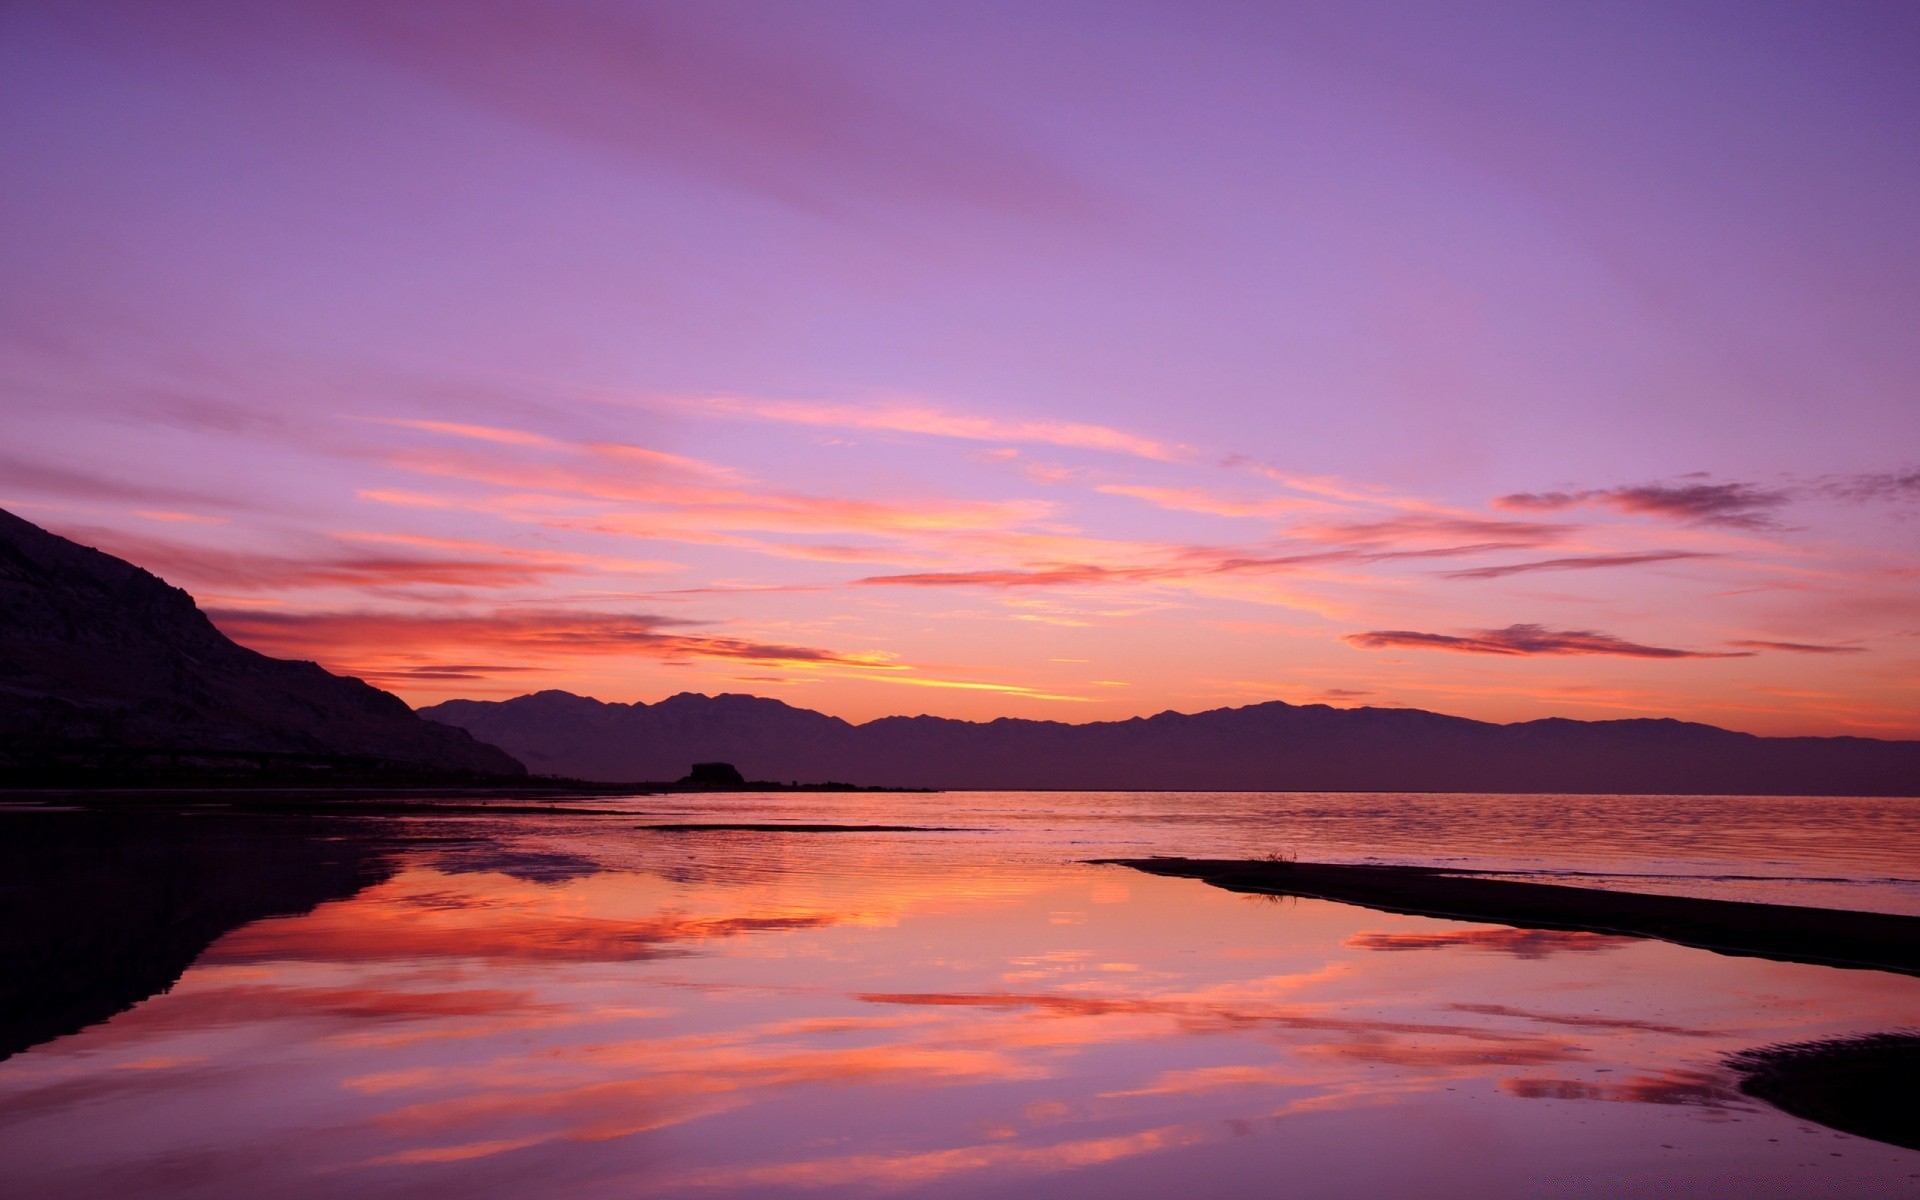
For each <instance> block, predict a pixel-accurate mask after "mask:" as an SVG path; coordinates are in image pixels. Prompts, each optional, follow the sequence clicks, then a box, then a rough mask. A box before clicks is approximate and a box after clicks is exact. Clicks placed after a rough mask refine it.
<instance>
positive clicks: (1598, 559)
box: [1441, 550, 1718, 579]
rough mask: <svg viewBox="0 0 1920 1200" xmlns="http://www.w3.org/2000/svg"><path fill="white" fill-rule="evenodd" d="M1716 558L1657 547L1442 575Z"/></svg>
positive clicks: (1485, 575)
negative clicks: (1631, 551)
mask: <svg viewBox="0 0 1920 1200" xmlns="http://www.w3.org/2000/svg"><path fill="white" fill-rule="evenodd" d="M1715 557H1718V556H1717V555H1713V554H1707V553H1704V552H1701V551H1696V550H1654V551H1649V552H1648V553H1645V554H1581V555H1574V556H1571V557H1568V558H1545V559H1540V560H1538V561H1535V562H1521V563H1504V564H1501V565H1499V566H1492V567H1472V568H1469V569H1467V570H1463V571H1443V572H1441V574H1442V575H1443V576H1444V577H1445V578H1447V579H1504V578H1506V577H1507V576H1509V575H1524V574H1527V573H1529V572H1533V571H1594V570H1601V569H1605V568H1608V567H1638V566H1643V565H1645V564H1647V563H1661V562H1678V561H1680V560H1682V559H1689V558H1715Z"/></svg>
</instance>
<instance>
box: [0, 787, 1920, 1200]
mask: <svg viewBox="0 0 1920 1200" xmlns="http://www.w3.org/2000/svg"><path fill="white" fill-rule="evenodd" d="M565 806H566V807H569V808H585V807H591V808H595V809H601V810H605V815H595V816H572V815H563V814H552V815H511V814H504V813H503V814H500V815H483V816H467V815H459V816H454V815H449V816H434V817H394V818H377V819H376V818H367V819H360V820H343V821H337V822H329V823H326V825H325V827H324V828H323V829H321V830H319V831H318V832H315V833H313V834H312V836H311V837H307V836H306V835H305V834H303V838H305V840H303V841H301V842H300V845H301V846H308V845H310V844H319V845H323V846H326V847H329V848H330V849H328V850H327V853H328V854H329V855H335V856H336V857H338V856H342V855H344V856H346V857H347V859H350V860H351V861H346V860H342V861H343V862H345V865H344V866H343V865H342V862H336V861H335V860H334V858H328V859H327V861H326V862H325V863H317V860H312V859H311V857H310V855H309V851H307V850H304V849H301V850H298V851H295V850H291V849H289V848H288V846H287V845H283V844H282V843H281V842H278V841H273V840H272V839H268V840H267V841H262V842H261V843H260V844H259V845H257V846H256V845H255V843H254V842H252V841H248V840H244V838H241V835H240V834H239V833H236V832H234V831H236V830H241V829H242V828H243V827H244V828H245V829H246V830H253V829H254V828H255V827H256V826H258V827H259V828H265V827H266V826H267V825H269V824H271V822H272V820H273V819H271V818H242V817H232V816H220V815H217V814H213V813H206V814H201V815H196V816H191V817H182V818H177V819H166V820H167V822H168V823H160V822H162V819H161V818H151V819H146V818H143V819H141V821H139V822H134V823H132V824H130V825H128V826H127V827H126V828H125V829H121V828H120V826H119V825H116V824H115V822H114V821H113V820H112V819H107V820H104V821H101V822H96V824H95V825H90V826H89V832H88V833H87V834H86V835H85V837H84V838H81V839H78V840H77V841H76V840H74V839H68V841H67V842H62V843H61V845H62V846H63V847H65V849H63V850H62V851H61V853H63V854H67V855H68V856H69V858H71V859H72V861H86V862H96V861H98V856H99V855H101V854H106V853H109V851H107V850H102V849H101V848H100V847H101V846H103V845H108V844H109V843H112V842H113V839H115V838H120V839H122V840H129V841H130V840H136V839H145V840H144V841H143V842H142V845H145V846H149V847H150V846H151V845H152V844H155V840H156V839H158V842H160V843H164V844H165V845H166V846H167V847H168V848H167V849H166V850H165V851H164V852H160V851H153V850H151V849H147V850H140V851H139V855H141V856H143V857H138V863H139V864H140V865H129V866H126V867H124V868H117V869H116V870H114V871H113V872H109V873H105V874H100V875H98V876H97V877H94V876H89V877H87V878H86V879H79V878H78V877H76V878H75V880H70V881H68V884H67V885H63V886H67V887H68V890H67V891H64V892H62V891H56V890H55V889H52V888H50V887H49V888H42V889H40V890H39V891H38V892H36V893H35V894H36V895H38V896H40V897H41V898H42V900H43V902H44V903H46V904H47V905H53V904H54V903H56V902H58V903H60V904H62V905H64V906H65V907H82V908H88V907H90V908H95V909H98V910H99V913H98V914H96V915H93V916H90V917H88V919H87V922H86V925H85V928H84V929H83V930H79V931H77V932H74V933H71V934H66V933H63V934H62V936H63V937H64V938H65V939H66V941H67V944H69V945H70V947H71V956H70V957H71V961H73V962H75V963H77V964H79V967H76V969H80V967H84V965H85V961H86V959H85V956H87V955H89V954H91V955H93V956H94V957H99V958H113V957H118V956H124V955H126V954H128V953H129V951H127V950H126V949H124V948H116V947H119V945H120V944H119V943H115V942H114V941H113V940H112V928H111V927H113V926H115V925H117V924H118V925H125V926H126V928H127V929H132V930H134V933H133V934H130V935H129V936H132V937H135V938H136V940H137V941H138V942H139V944H140V945H142V946H149V947H150V946H152V945H155V944H157V943H158V940H159V936H158V935H151V936H150V935H148V934H146V933H144V932H141V929H142V927H140V926H139V925H138V921H140V920H144V919H147V917H148V916H150V915H151V912H152V911H154V910H155V909H156V908H161V909H165V910H166V912H168V913H169V914H174V915H173V916H169V918H168V919H169V920H170V921H172V922H173V924H171V925H169V926H168V928H169V929H175V930H177V929H179V928H184V926H183V925H182V924H181V922H182V921H185V922H187V923H188V924H191V919H192V918H194V917H195V915H196V914H201V915H205V914H212V915H210V916H207V919H206V920H205V921H203V922H202V924H201V925H197V926H194V928H196V929H198V928H202V927H204V928H205V929H206V933H205V935H204V938H207V939H211V944H207V945H205V947H204V950H203V951H202V950H201V949H200V943H199V942H196V941H193V940H192V938H191V937H188V936H187V935H180V937H181V938H184V939H185V940H184V941H182V943H181V947H180V960H181V962H185V961H186V960H187V959H189V958H191V960H192V965H191V966H190V967H188V968H187V969H186V971H185V973H184V975H181V976H180V978H179V980H178V982H177V983H174V984H173V985H172V987H171V988H170V989H169V990H167V991H165V992H164V993H162V994H158V995H153V996H151V997H150V998H146V999H144V1000H140V999H139V994H140V990H141V985H139V984H138V983H137V981H133V980H131V979H130V980H129V981H127V982H125V983H124V984H122V983H111V984H101V983H98V981H94V982H93V984H92V986H93V987H94V992H95V993H99V992H101V991H102V989H103V988H104V989H106V990H108V991H111V989H112V987H122V988H123V990H130V991H132V992H133V993H134V994H131V995H127V996H125V997H124V998H121V999H119V1000H118V1001H116V1002H115V1005H109V1006H108V1007H107V1008H106V1009H104V1010H103V1012H102V1015H103V1016H104V1015H105V1012H106V1011H111V1008H112V1007H114V1006H117V1004H125V1003H131V1004H132V1007H130V1008H127V1009H126V1010H125V1011H121V1012H119V1013H118V1014H117V1015H113V1016H111V1017H110V1018H108V1019H105V1020H102V1021H100V1022H98V1023H96V1024H92V1025H90V1026H88V1027H87V1028H85V1029H82V1030H79V1031H77V1032H72V1033H67V1034H65V1035H64V1036H58V1037H54V1038H52V1039H51V1040H46V1041H42V1042H40V1043H39V1044H37V1045H35V1046H33V1047H32V1048H31V1049H27V1050H24V1051H23V1052H21V1053H18V1054H15V1055H14V1056H13V1057H11V1058H9V1059H7V1060H5V1061H4V1062H0V1191H4V1193H5V1194H6V1195H8V1196H19V1197H95V1196H102V1195H135V1196H181V1197H221V1198H225V1197H255V1196H268V1195H271V1196H275V1197H305V1196H314V1197H320V1196H340V1195H355V1196H409V1197H442V1196H446V1197H462V1198H480V1197H495V1196H526V1195H534V1194H538V1195H556V1196H583V1197H601V1196H607V1197H612V1196H622V1197H625V1196H676V1197H677V1196H689V1197H729V1196H768V1195H788V1194H792V1195H805V1194H817V1195H913V1196H976V1195H982V1194H986V1195H1000V1196H1040V1195H1045V1196H1053V1197H1060V1196H1067V1197H1072V1196H1102V1197H1112V1196H1142V1197H1145V1196H1155V1197H1163V1196H1168V1195H1180V1196H1236V1197H1237V1196H1247V1195H1271V1194H1284V1195H1289V1196H1327V1197H1346V1196H1355V1197H1358V1196H1380V1195H1396V1194H1405V1195H1421V1196H1436V1197H1445V1196H1461V1197H1476V1198H1484V1197H1488V1196H1598V1195H1608V1196H1615V1195H1649V1196H1651V1195H1656V1194H1658V1195H1663V1196H1664V1195H1666V1194H1668V1193H1671V1192H1673V1191H1676V1190H1683V1191H1685V1193H1686V1194H1689V1195H1708V1196H1721V1195H1724V1196H1798V1195H1805V1194H1808V1193H1809V1192H1814V1191H1821V1190H1825V1191H1829V1192H1837V1193H1840V1194H1888V1195H1895V1194H1920V1152H1914V1151H1910V1150H1904V1149H1900V1148H1898V1147H1894V1146H1889V1145H1884V1144H1881V1143H1877V1142H1872V1141H1866V1140H1863V1139H1860V1138H1856V1137H1851V1136H1848V1135H1846V1134H1841V1133H1837V1132H1835V1131H1833V1130H1830V1129H1826V1128H1823V1127H1821V1126H1818V1125H1814V1124H1811V1123H1809V1122H1806V1121H1803V1120H1799V1119H1796V1118H1793V1117H1790V1116H1787V1115H1785V1114H1783V1113H1780V1112H1778V1111H1776V1110H1774V1109H1772V1108H1770V1107H1768V1106H1766V1105H1764V1104H1761V1103H1758V1102H1756V1101H1754V1100H1751V1099H1749V1098H1747V1097H1745V1096H1743V1095H1741V1094H1740V1093H1739V1092H1738V1091H1737V1089H1736V1087H1735V1079H1734V1077H1733V1076H1732V1074H1731V1073H1730V1072H1729V1071H1728V1069H1727V1068H1726V1067H1725V1066H1724V1063H1723V1060H1724V1058H1725V1057H1726V1056H1727V1055H1728V1054H1730V1053H1732V1052H1736V1051H1740V1050H1745V1049H1749V1048H1753V1047H1759V1046H1765V1045H1770V1044H1774V1043H1779V1042H1786V1041H1801V1040H1807V1039H1811V1038H1821V1037H1829V1036H1839V1035H1847V1034H1858V1033H1872V1032H1878V1031H1883V1030H1890V1029H1903V1028H1907V1029H1910V1028H1913V1027H1914V1026H1915V1025H1920V979H1914V978H1910V977H1906V976H1901V975H1895V974H1889V973H1885V972H1877V971H1864V970H1842V969H1835V968H1829V967H1820V966H1808V965H1799V964H1791V963H1781V962H1773V961H1769V960H1764V959H1757V958H1737V957H1729V956H1723V955H1717V954H1713V953H1710V952H1707V951H1702V950H1693V949H1686V948H1682V947H1678V946H1673V945H1669V944H1665V943H1661V942H1655V941H1646V940H1638V939H1633V938H1626V937H1617V936H1610V935H1605V934H1595V933H1574V932H1551V931H1539V930H1517V929H1512V928H1508V927H1504V926H1493V925H1483V924H1472V923H1465V922H1457V921H1446V920H1438V919H1430V918H1422V917H1411V916H1400V915H1393V914H1388V913H1382V912H1376V911H1372V910H1368V909H1364V908H1358V907H1353V906H1348V905H1342V904H1335V903H1330V902H1325V901H1316V900H1300V899H1274V898H1268V897H1253V896H1244V895H1237V894H1233V893H1229V892H1225V891H1222V890H1219V889H1216V888H1212V887H1208V886H1206V885H1204V884H1202V883H1199V882H1196V881H1191V880H1180V879H1167V878H1159V877H1154V876H1148V875H1145V874H1141V873H1138V872H1134V871H1130V870H1127V869H1125V868H1121V867H1114V866H1094V865H1088V864H1086V863H1084V862H1083V861H1081V860H1084V859H1088V858H1095V857H1102V856H1108V855H1141V854H1147V853H1167V854H1192V855H1210V856H1242V857H1252V856H1259V855H1265V854H1284V855H1298V856H1299V857H1301V858H1303V859H1307V860H1320V861H1345V862H1364V861H1381V862H1405V863H1422V864H1430V865H1448V866H1456V867H1470V868H1475V869H1485V870H1496V871H1502V872H1510V873H1512V874H1514V875H1515V876H1517V877H1523V878H1541V879H1552V880H1554V881H1557V882H1567V883H1576V884H1581V885H1585V886H1608V887H1617V888H1628V889H1634V890H1645V891H1668V892H1675V893H1679V894H1688V895H1704V896H1717V897H1723V898H1733V899H1764V900H1770V901H1776V902H1785V903H1803V904H1816V905H1824V906H1831V907H1848V908H1862V909H1875V910H1880V911H1887V912H1899V913H1916V912H1920V805H1916V804H1915V803H1914V802H1913V801H1910V800H1873V799H1826V798H1778V797H1709V798H1701V797H1513V796H1385V795H1307V794H1251V793H1242V794H1225V795H1213V794H1202V793H949V794H942V795H888V794H855V795H834V794H791V793H783V794H764V795H735V794H717V795H705V796H684V795H683V796H636V797H631V798H623V799H616V800H601V799H597V798H595V799H582V800H569V801H567V802H566V803H565ZM22 819H24V818H22V817H20V816H19V815H18V814H11V813H0V830H5V829H6V828H7V827H8V826H7V825H6V824H5V823H6V822H8V821H16V820H22ZM33 819H34V820H35V821H37V822H41V823H47V822H54V821H57V820H58V819H59V815H58V814H37V815H35V816H34V818H33ZM73 819H74V820H75V821H79V820H81V819H82V818H81V817H80V816H79V815H75V816H74V818H73ZM89 820H92V819H91V818H89ZM801 821H807V822H835V823H847V824H912V825H923V826H939V827H941V828H940V829H938V830H935V831H925V832H898V833H813V834H801V833H789V832H755V831H737V830H709V831H700V832H675V831H662V830H657V829H648V828H643V826H646V825H649V824H668V823H695V822H704V823H711V822H742V823H752V822H801ZM210 831H211V832H210ZM0 836H4V835H3V834H0ZM253 836H254V834H253V833H252V832H247V833H245V835H244V837H245V838H251V837H253ZM274 836H275V837H278V836H279V835H278V834H275V835H274ZM176 838H177V839H179V840H178V842H177V845H176V843H175V842H174V841H172V840H169V839H176ZM209 838H214V839H216V840H218V841H219V844H220V848H219V849H218V850H217V852H216V851H204V853H203V849H200V848H196V847H202V843H203V842H205V841H206V840H207V839H209ZM236 838H241V840H235V839H236ZM315 839H319V840H318V841H317V842H316V841H315ZM69 843H72V844H69ZM75 845H78V846H79V847H80V848H79V849H74V846H75ZM336 851H337V854H336ZM115 852H117V851H115ZM130 853H131V852H130ZM219 855H226V856H227V857H224V858H222V857H219ZM276 856H285V858H284V863H283V861H282V859H281V858H280V857H276ZM303 856H307V857H303ZM54 857H56V858H57V857H58V855H55V856H54ZM63 861H64V860H63ZM115 861H118V860H115ZM127 861H128V862H129V863H134V862H135V859H128V860H127ZM223 864H224V865H223ZM30 865H31V864H30ZM349 868H350V869H349ZM50 869H51V868H50ZM61 869H64V868H61ZM233 871H256V872H258V873H259V874H260V877H261V880H262V881H261V882H260V883H259V884H258V885H257V888H258V889H264V890H271V889H272V888H274V887H276V886H281V885H285V886H287V887H293V886H294V884H295V883H296V882H299V886H301V887H308V886H309V885H310V886H311V889H312V890H311V891H310V892H302V893H301V894H300V896H299V897H298V898H297V899H289V900H287V901H286V902H285V903H284V905H283V907H285V908H288V909H304V908H306V907H308V906H309V905H311V904H313V902H314V901H315V900H316V899H317V900H319V903H318V904H317V906H313V907H312V908H311V911H305V912H301V913H300V914H299V915H277V916H265V917H261V918H260V919H245V914H246V913H247V912H249V911H252V910H249V909H247V908H246V907H245V906H244V904H243V903H241V902H240V901H238V900H234V899H233V898H232V897H227V898H226V899H224V900H222V901H220V903H221V904H226V905H228V907H227V908H219V905H217V904H215V903H214V902H213V901H211V900H206V899H204V898H202V897H201V893H200V892H198V891H196V890H195V889H196V888H199V887H201V886H202V884H203V883H204V882H205V880H207V879H208V878H210V877H212V876H214V875H215V874H217V873H220V872H229V873H230V872H233ZM142 873H145V874H150V875H152V876H153V880H152V881H135V880H132V879H131V876H133V875H140V874H142ZM143 880H144V875H143ZM301 881H304V882H301ZM136 883H137V885H138V888H137V889H136V890H134V891H128V892H126V893H124V898H121V897H122V893H121V892H119V891H116V890H115V889H120V888H135V887H136ZM138 889H145V890H138ZM289 895H291V893H289ZM61 897H73V899H67V900H61V899H60V898H61ZM18 898H19V897H18V896H16V900H18ZM216 908H218V909H219V912H221V913H230V914H239V915H238V916H231V915H230V916H229V917H227V918H226V920H227V921H228V922H232V923H234V924H235V927H232V928H228V929H224V930H222V928H221V926H222V921H221V920H220V919H218V913H215V912H214V910H215V909H216ZM260 911H273V906H272V905H271V904H269V905H267V906H265V907H263V908H261V909H260ZM179 914H185V915H184V916H181V915H179ZM41 915H42V916H43V917H45V918H46V919H48V920H50V921H57V920H58V919H59V917H58V914H56V913H54V912H53V911H52V910H51V908H48V909H46V910H43V912H42V914H41ZM176 916H177V917H178V919H175V918H176ZM169 936H173V935H169ZM196 954H197V957H195V955H196ZM176 969H177V968H176ZM136 1000H138V1002H137V1003H134V1001H136ZM102 1003H105V1002H104V1001H102ZM1876 1189H1877V1192H1876Z"/></svg>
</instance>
